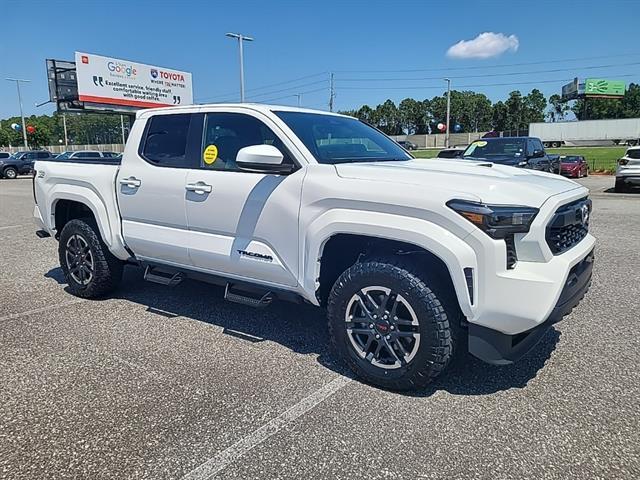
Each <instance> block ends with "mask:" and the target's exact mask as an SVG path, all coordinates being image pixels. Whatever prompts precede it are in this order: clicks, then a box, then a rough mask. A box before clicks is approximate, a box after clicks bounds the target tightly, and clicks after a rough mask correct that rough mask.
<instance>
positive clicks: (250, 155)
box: [236, 145, 293, 173]
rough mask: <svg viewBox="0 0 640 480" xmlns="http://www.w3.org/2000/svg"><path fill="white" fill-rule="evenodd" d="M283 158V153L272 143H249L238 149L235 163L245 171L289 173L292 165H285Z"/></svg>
mask: <svg viewBox="0 0 640 480" xmlns="http://www.w3.org/2000/svg"><path fill="white" fill-rule="evenodd" d="M283 160H284V155H282V152H281V151H280V150H278V149H277V148H276V147H274V146H273V145H251V146H249V147H244V148H241V149H240V151H238V155H237V156H236V165H237V166H238V168H239V169H240V170H245V171H247V172H258V173H290V172H291V171H292V170H293V165H285V164H283V163H282V161H283Z"/></svg>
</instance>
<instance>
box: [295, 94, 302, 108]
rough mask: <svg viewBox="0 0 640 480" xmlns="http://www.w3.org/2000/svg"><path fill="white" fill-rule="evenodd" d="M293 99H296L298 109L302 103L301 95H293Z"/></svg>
mask: <svg viewBox="0 0 640 480" xmlns="http://www.w3.org/2000/svg"><path fill="white" fill-rule="evenodd" d="M294 97H296V98H297V99H298V107H299V106H300V104H301V102H302V94H301V93H295V94H294Z"/></svg>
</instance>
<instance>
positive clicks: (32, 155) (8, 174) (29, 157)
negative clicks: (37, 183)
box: [0, 150, 53, 180]
mask: <svg viewBox="0 0 640 480" xmlns="http://www.w3.org/2000/svg"><path fill="white" fill-rule="evenodd" d="M48 158H53V155H52V154H51V152H47V151H46V150H28V151H26V152H17V153H14V154H13V155H11V156H10V157H8V158H0V178H7V179H10V180H13V179H15V178H16V177H17V176H18V175H26V174H28V173H31V171H32V170H33V163H34V162H35V161H36V160H46V159H48Z"/></svg>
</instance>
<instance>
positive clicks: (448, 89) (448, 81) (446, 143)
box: [444, 78, 451, 148]
mask: <svg viewBox="0 0 640 480" xmlns="http://www.w3.org/2000/svg"><path fill="white" fill-rule="evenodd" d="M444 80H445V82H447V136H446V137H445V146H446V147H447V148H449V120H450V119H451V79H450V78H445V79H444Z"/></svg>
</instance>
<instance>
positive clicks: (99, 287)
mask: <svg viewBox="0 0 640 480" xmlns="http://www.w3.org/2000/svg"><path fill="white" fill-rule="evenodd" d="M58 256H59V259H60V266H61V267H62V271H63V273H64V277H65V279H66V281H67V284H68V285H69V290H70V291H71V293H72V294H74V295H76V296H78V297H82V298H96V297H101V296H103V295H106V294H107V293H109V292H111V291H113V290H114V289H115V288H116V287H117V286H118V284H119V283H120V280H121V279H122V270H123V262H121V261H120V260H118V259H117V258H116V257H114V256H113V255H112V254H111V252H109V250H108V248H107V246H106V245H105V244H104V242H103V241H102V239H101V238H100V233H99V230H98V227H97V225H96V224H95V223H94V222H92V221H91V220H85V219H82V220H79V219H75V220H71V221H70V222H68V223H67V224H66V225H65V226H64V228H63V229H62V232H61V233H60V239H59V243H58Z"/></svg>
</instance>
